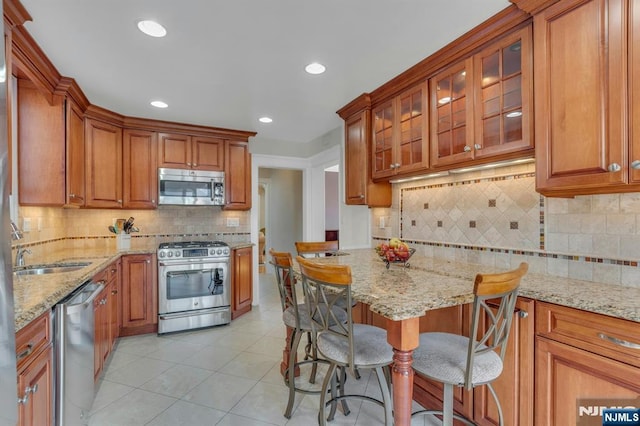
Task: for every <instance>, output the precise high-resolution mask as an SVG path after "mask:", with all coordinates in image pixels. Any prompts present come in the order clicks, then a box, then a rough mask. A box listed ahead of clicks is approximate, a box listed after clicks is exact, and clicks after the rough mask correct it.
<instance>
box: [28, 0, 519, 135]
mask: <svg viewBox="0 0 640 426" xmlns="http://www.w3.org/2000/svg"><path fill="white" fill-rule="evenodd" d="M22 3H23V4H24V6H25V7H26V8H27V10H28V11H29V13H30V14H31V16H32V17H33V22H28V23H27V24H25V26H26V28H27V30H28V31H29V33H30V34H31V35H32V36H33V37H34V38H35V39H36V41H37V42H38V44H39V45H40V47H42V49H43V50H44V51H45V53H46V54H47V56H48V57H49V59H51V61H52V62H53V63H54V64H55V66H56V67H57V68H58V70H59V71H60V73H61V74H63V75H65V76H68V77H72V78H75V79H76V81H77V82H78V84H79V85H80V87H81V88H82V89H83V91H84V92H85V94H86V96H87V97H88V98H89V100H90V102H91V103H92V104H95V105H99V106H101V107H104V108H107V109H110V110H112V111H115V112H118V113H120V114H124V115H128V116H135V117H146V118H153V119H159V120H169V121H178V122H185V123H194V124H201V125H208V126H216V127H225V128H231V129H240V130H252V131H257V132H258V135H257V138H256V139H258V140H260V139H271V140H280V141H291V142H309V141H311V140H313V139H315V138H317V137H319V136H321V135H323V134H324V133H326V132H327V131H329V130H332V129H334V128H336V127H338V126H339V125H340V119H339V117H338V116H337V115H336V114H335V111H336V110H338V109H339V108H341V107H342V106H344V105H345V104H346V103H348V102H349V101H351V100H352V99H354V98H355V97H357V96H358V95H360V94H361V93H363V92H370V91H372V90H374V89H376V88H377V87H379V86H380V85H382V84H383V83H384V82H386V81H388V80H390V79H391V78H393V77H395V76H396V75H398V74H400V73H401V72H402V71H404V70H406V69H407V68H409V67H411V66H412V65H414V64H416V63H417V62H419V61H421V60H422V59H424V58H426V57H427V56H429V55H430V54H431V53H433V52H435V51H436V50H438V49H439V48H441V47H442V46H444V45H446V44H447V43H449V42H450V41H453V40H454V39H456V38H457V37H458V36H460V35H462V34H464V33H465V32H467V31H468V30H469V29H471V28H473V27H474V26H476V25H477V24H479V23H480V22H482V21H484V20H486V19H487V18H488V17H490V16H491V15H493V14H495V13H496V12H498V11H500V10H502V9H504V8H505V7H507V6H509V5H510V3H509V1H508V0H321V1H317V0H316V1H310V0H227V1H220V0H182V1H177V0H136V1H131V0H109V1H104V0H57V1H51V0H22ZM140 19H155V20H157V21H159V22H160V23H162V24H163V25H164V26H165V27H166V28H167V31H168V35H167V36H166V37H165V38H162V39H157V38H152V37H149V36H146V35H143V34H142V33H140V32H139V31H138V30H137V27H136V23H137V21H138V20H140ZM313 61H318V62H321V63H323V64H324V65H326V67H327V71H326V72H325V73H324V74H322V75H316V76H313V75H309V74H306V73H305V72H304V66H305V65H306V64H308V63H310V62H313ZM153 99H160V100H163V101H165V102H167V103H168V104H169V108H167V109H164V110H159V109H156V108H153V107H151V106H149V102H150V101H151V100H153ZM265 115H266V116H269V117H272V118H273V120H274V121H273V123H271V124H267V125H265V124H261V123H259V122H258V121H257V120H258V118H259V117H261V116H265Z"/></svg>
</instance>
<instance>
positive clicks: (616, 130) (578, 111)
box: [534, 0, 640, 196]
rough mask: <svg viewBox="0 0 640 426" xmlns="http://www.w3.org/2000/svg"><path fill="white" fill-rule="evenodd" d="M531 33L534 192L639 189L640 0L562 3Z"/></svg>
mask: <svg viewBox="0 0 640 426" xmlns="http://www.w3.org/2000/svg"><path fill="white" fill-rule="evenodd" d="M534 33H535V40H534V60H535V67H536V73H535V75H536V84H535V98H536V102H535V115H536V129H535V130H536V132H535V133H536V187H537V190H538V191H539V192H541V193H542V194H545V195H549V196H574V195H580V194H596V193H614V192H627V191H638V189H639V188H640V186H639V184H640V170H638V169H640V1H638V0H632V1H628V0H561V1H559V2H558V3H555V4H553V5H552V6H550V7H549V8H547V9H545V10H544V11H542V12H541V13H539V14H538V15H536V16H535V17H534ZM636 168H637V169H636Z"/></svg>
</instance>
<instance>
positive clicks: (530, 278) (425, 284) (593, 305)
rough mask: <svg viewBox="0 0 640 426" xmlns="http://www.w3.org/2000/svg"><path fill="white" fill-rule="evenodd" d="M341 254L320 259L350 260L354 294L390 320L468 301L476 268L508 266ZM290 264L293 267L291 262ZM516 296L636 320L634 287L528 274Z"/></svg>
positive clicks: (639, 317)
mask: <svg viewBox="0 0 640 426" xmlns="http://www.w3.org/2000/svg"><path fill="white" fill-rule="evenodd" d="M346 253H348V255H346V256H335V257H326V258H321V259H320V261H321V262H327V263H334V264H348V265H350V266H351V269H352V277H353V285H352V294H353V297H354V299H355V300H357V301H361V302H363V303H367V304H368V305H369V307H370V309H371V311H373V312H375V313H377V314H380V315H382V316H384V317H386V318H388V319H391V320H395V321H400V320H404V319H409V318H412V317H419V316H422V315H423V314H424V312H425V311H427V310H432V309H439V308H446V307H450V306H456V305H460V304H465V303H469V302H471V301H472V300H473V281H474V278H475V275H476V274H477V273H479V272H482V273H494V272H503V271H505V270H507V269H509V267H507V266H505V267H502V268H501V267H495V266H487V265H479V264H472V263H463V262H456V261H450V260H446V259H437V258H429V257H424V256H421V255H419V254H417V253H416V254H415V255H414V256H412V257H411V261H410V262H411V266H410V267H409V268H403V267H402V265H394V264H392V265H391V267H390V268H389V269H386V268H385V264H384V263H383V262H382V261H381V260H380V259H379V258H378V256H377V255H376V254H375V251H374V250H373V249H359V250H349V251H347V252H346ZM294 263H295V268H296V269H297V267H298V265H297V262H294ZM516 266H517V265H516ZM519 296H521V297H526V298H530V299H534V300H537V301H541V302H549V303H555V304H558V305H562V306H567V307H571V308H576V309H581V310H584V311H588V312H594V313H598V314H603V315H607V316H611V317H615V318H620V319H625V320H630V321H635V322H640V307H639V305H638V301H639V300H640V288H635V287H624V286H620V285H614V284H605V283H597V282H590V281H582V280H576V279H571V278H564V277H557V276H552V275H545V274H538V273H528V274H527V275H525V277H524V278H523V279H522V282H521V286H520V291H519Z"/></svg>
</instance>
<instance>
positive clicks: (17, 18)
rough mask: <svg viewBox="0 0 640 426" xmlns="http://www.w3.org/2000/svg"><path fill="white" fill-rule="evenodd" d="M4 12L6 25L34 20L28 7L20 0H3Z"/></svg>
mask: <svg viewBox="0 0 640 426" xmlns="http://www.w3.org/2000/svg"><path fill="white" fill-rule="evenodd" d="M2 12H3V13H4V21H5V25H8V26H9V28H13V27H17V26H18V25H23V24H24V23H25V22H27V21H33V18H32V17H31V15H29V12H27V9H25V7H24V6H23V5H22V3H20V2H19V1H13V0H2ZM5 31H6V29H5Z"/></svg>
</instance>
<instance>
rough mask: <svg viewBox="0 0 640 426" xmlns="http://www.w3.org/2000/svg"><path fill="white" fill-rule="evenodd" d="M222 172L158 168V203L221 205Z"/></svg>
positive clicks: (222, 189) (222, 203)
mask: <svg viewBox="0 0 640 426" xmlns="http://www.w3.org/2000/svg"><path fill="white" fill-rule="evenodd" d="M224 201H225V199H224V172H210V171H204V170H189V169H166V168H160V169H158V204H165V205H166V204H172V205H181V206H223V205H224Z"/></svg>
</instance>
